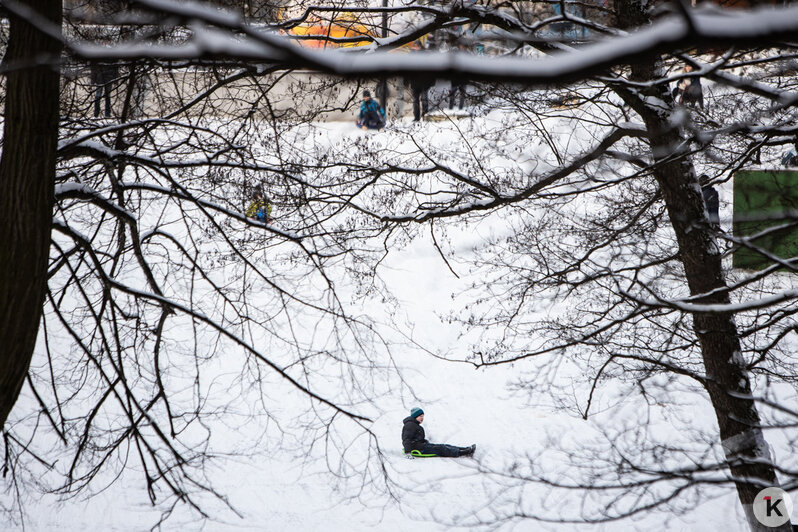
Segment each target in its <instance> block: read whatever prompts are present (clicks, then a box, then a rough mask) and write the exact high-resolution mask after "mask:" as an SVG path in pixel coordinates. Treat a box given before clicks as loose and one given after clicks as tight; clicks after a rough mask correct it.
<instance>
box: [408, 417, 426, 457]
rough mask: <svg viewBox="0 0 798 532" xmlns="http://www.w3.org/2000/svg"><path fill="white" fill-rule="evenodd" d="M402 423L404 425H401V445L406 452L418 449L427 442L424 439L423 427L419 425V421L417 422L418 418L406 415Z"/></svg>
mask: <svg viewBox="0 0 798 532" xmlns="http://www.w3.org/2000/svg"><path fill="white" fill-rule="evenodd" d="M403 423H404V424H405V426H404V427H402V445H403V446H404V448H405V452H406V453H409V452H410V451H412V450H418V451H420V450H421V447H423V445H424V444H425V443H429V442H428V441H427V440H426V439H425V435H424V429H423V428H422V427H421V423H419V422H418V419H416V418H414V417H406V418H405V420H404V422H403Z"/></svg>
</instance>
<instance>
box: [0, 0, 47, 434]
mask: <svg viewBox="0 0 798 532" xmlns="http://www.w3.org/2000/svg"><path fill="white" fill-rule="evenodd" d="M20 7H22V8H30V9H31V10H33V12H34V14H33V15H32V16H33V17H43V18H44V19H46V20H48V21H49V22H51V23H52V27H53V28H57V29H60V28H61V2H60V1H58V0H29V1H28V2H24V3H20ZM25 19H29V20H37V19H36V18H33V19H31V18H29V17H28V15H27V14H26V16H25ZM10 22H11V33H10V37H9V44H8V50H7V51H6V55H5V57H4V58H3V72H4V73H5V75H6V84H7V91H6V101H5V123H4V125H3V154H2V158H0V346H2V347H0V426H4V425H5V422H6V419H7V418H8V414H9V413H10V412H11V408H12V407H13V406H14V403H15V402H16V400H17V397H18V396H19V393H20V390H21V389H22V383H23V382H24V381H25V375H26V374H27V371H28V367H29V365H30V361H31V356H32V354H33V349H34V346H35V344H36V337H37V333H38V330H39V322H40V320H41V315H42V306H43V302H44V295H45V290H46V287H47V278H46V274H47V257H48V251H49V248H50V227H51V225H52V219H53V188H54V184H55V154H56V146H57V142H58V103H59V66H58V64H59V58H60V53H61V43H60V41H59V40H58V39H55V38H53V37H50V36H47V35H46V34H45V33H44V32H42V31H41V30H40V28H37V27H36V25H35V24H32V23H29V22H28V21H27V20H23V18H21V17H15V16H12V17H11V20H10ZM51 29H52V28H51Z"/></svg>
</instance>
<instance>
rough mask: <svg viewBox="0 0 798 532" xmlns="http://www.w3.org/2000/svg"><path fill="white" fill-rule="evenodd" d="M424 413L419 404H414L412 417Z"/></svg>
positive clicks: (411, 410)
mask: <svg viewBox="0 0 798 532" xmlns="http://www.w3.org/2000/svg"><path fill="white" fill-rule="evenodd" d="M423 413H424V411H423V410H421V408H420V407H418V406H414V407H413V408H411V409H410V417H418V416H420V415H422V414H423Z"/></svg>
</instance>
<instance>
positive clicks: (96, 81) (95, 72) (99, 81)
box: [91, 63, 119, 118]
mask: <svg viewBox="0 0 798 532" xmlns="http://www.w3.org/2000/svg"><path fill="white" fill-rule="evenodd" d="M118 77H119V68H118V67H117V66H116V64H114V63H92V64H91V83H92V85H94V116H95V117H97V116H100V101H101V100H102V99H103V97H104V98H105V118H109V117H110V116H111V89H112V88H113V83H114V81H115V80H116V79H117V78H118Z"/></svg>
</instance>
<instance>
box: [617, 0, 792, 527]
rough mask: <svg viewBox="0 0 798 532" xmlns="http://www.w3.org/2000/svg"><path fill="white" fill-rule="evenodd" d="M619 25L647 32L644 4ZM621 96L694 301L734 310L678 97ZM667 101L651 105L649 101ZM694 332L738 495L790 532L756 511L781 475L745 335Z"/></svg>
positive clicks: (635, 73) (624, 7)
mask: <svg viewBox="0 0 798 532" xmlns="http://www.w3.org/2000/svg"><path fill="white" fill-rule="evenodd" d="M615 5H616V9H617V12H618V19H619V23H620V26H621V27H626V28H631V27H643V26H645V25H646V24H647V23H648V22H649V20H648V14H647V13H646V12H645V11H644V8H643V5H642V4H641V3H640V2H639V1H638V0H616V4H615ZM661 74H662V65H661V62H659V61H658V60H650V61H647V62H641V63H636V64H633V65H631V75H632V79H633V80H635V81H651V80H654V79H658V78H661V77H662V76H661ZM619 94H620V95H621V96H622V97H623V98H624V99H625V101H626V102H627V103H629V104H630V106H632V107H633V108H634V109H635V111H637V112H638V114H640V116H641V117H642V119H643V121H644V122H645V125H646V129H647V131H648V135H649V143H650V145H651V150H652V153H653V155H654V160H655V161H656V165H655V166H654V170H653V174H654V178H655V179H656V180H657V183H658V185H659V188H660V190H661V191H662V195H663V198H664V200H665V204H666V207H667V209H668V215H669V217H670V220H671V225H672V226H673V230H674V232H675V234H676V239H677V242H678V246H679V254H680V258H681V261H682V264H683V265H684V273H685V277H686V279H687V284H688V287H689V289H690V293H691V294H692V295H699V294H709V293H712V295H707V296H705V297H703V298H701V299H699V300H698V301H697V303H700V304H721V305H723V304H728V303H729V296H728V293H727V291H726V288H727V285H726V280H725V277H724V274H723V270H722V268H721V256H720V250H719V248H718V245H717V242H716V240H715V237H714V236H713V234H712V231H711V229H710V224H709V220H708V219H707V214H706V210H705V208H704V200H703V197H702V195H701V187H700V186H699V182H698V179H697V176H696V174H695V169H694V168H693V164H692V161H691V160H690V159H689V156H687V155H685V156H682V157H679V156H678V155H679V154H678V153H677V150H679V149H680V148H679V147H680V146H682V138H681V134H680V132H679V130H678V129H676V128H675V127H674V126H673V125H672V124H673V122H672V121H671V120H670V119H671V118H672V116H671V115H672V111H673V105H674V104H673V99H672V97H671V94H670V92H669V90H668V87H667V86H663V85H660V86H655V87H650V88H647V89H644V90H642V91H641V94H633V93H631V92H626V91H624V89H622V88H621V89H619ZM640 96H644V97H649V98H651V100H649V101H661V102H664V105H662V106H652V105H650V104H648V103H647V102H646V101H644V99H643V98H641V97H640ZM692 318H693V329H694V330H695V334H696V337H697V338H698V341H699V344H700V347H701V355H702V359H703V363H704V369H705V372H706V376H707V384H706V385H705V387H706V390H707V393H708V395H709V398H710V401H711V402H712V406H713V408H714V410H715V415H716V417H717V420H718V427H719V432H720V441H721V443H722V445H723V449H724V452H725V455H726V458H727V460H728V462H729V469H730V471H731V474H732V476H733V478H734V479H735V484H736V487H737V495H738V498H739V500H740V502H741V503H742V505H743V509H744V510H745V514H746V518H747V520H748V524H749V527H750V528H751V529H752V530H766V529H767V530H785V531H788V530H791V526H790V524H789V523H787V524H785V525H784V526H783V527H782V528H778V529H777V528H766V527H764V525H761V524H760V523H759V522H758V521H757V520H756V518H755V517H754V515H753V511H752V507H751V505H752V504H753V502H754V497H755V496H756V494H757V493H758V492H759V491H760V490H761V489H762V488H763V487H766V486H778V480H777V478H776V471H775V469H774V467H773V464H772V463H771V461H770V452H769V449H768V446H767V443H766V442H765V439H764V435H763V433H762V429H761V422H760V418H759V413H758V411H757V407H756V403H755V402H754V401H753V400H752V399H751V398H750V397H751V385H750V381H749V377H748V371H747V369H746V367H745V362H744V360H743V358H742V353H741V345H740V336H739V333H738V330H737V326H736V324H735V321H734V315H733V314H732V313H726V312H713V313H708V312H694V313H693V314H692Z"/></svg>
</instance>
